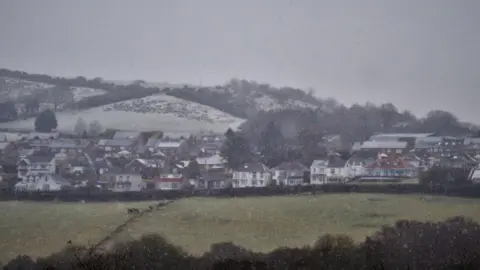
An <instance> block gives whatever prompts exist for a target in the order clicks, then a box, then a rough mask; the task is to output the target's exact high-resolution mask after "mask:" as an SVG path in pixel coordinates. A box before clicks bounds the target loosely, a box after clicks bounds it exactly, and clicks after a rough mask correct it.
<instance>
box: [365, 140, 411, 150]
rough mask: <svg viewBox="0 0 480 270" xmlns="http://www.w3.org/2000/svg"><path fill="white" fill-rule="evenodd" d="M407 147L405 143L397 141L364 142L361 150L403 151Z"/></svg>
mask: <svg viewBox="0 0 480 270" xmlns="http://www.w3.org/2000/svg"><path fill="white" fill-rule="evenodd" d="M406 147H407V142H399V141H365V142H363V144H362V149H383V148H390V149H404V148H406Z"/></svg>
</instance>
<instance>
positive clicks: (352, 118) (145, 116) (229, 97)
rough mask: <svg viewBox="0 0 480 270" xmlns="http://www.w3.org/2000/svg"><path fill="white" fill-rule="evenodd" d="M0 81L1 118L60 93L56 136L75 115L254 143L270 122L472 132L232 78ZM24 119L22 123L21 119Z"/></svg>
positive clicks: (12, 122)
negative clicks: (237, 132)
mask: <svg viewBox="0 0 480 270" xmlns="http://www.w3.org/2000/svg"><path fill="white" fill-rule="evenodd" d="M0 78H2V80H0V94H2V93H3V95H0V96H1V97H2V98H3V100H0V113H2V114H5V110H6V109H9V110H10V111H11V110H12V106H11V104H10V106H4V108H2V107H1V106H2V104H3V103H5V100H7V101H8V100H10V101H14V102H15V103H18V102H19V101H21V100H23V99H24V98H25V97H28V96H45V95H42V94H41V93H43V94H45V93H47V97H56V96H57V95H52V94H51V93H49V92H48V91H50V90H51V89H56V90H62V91H63V92H56V93H60V94H62V95H65V93H68V95H66V96H67V97H69V99H68V100H64V99H62V100H61V101H62V102H63V103H64V104H61V106H58V107H57V110H60V112H57V118H58V120H59V129H60V130H62V131H72V129H73V126H74V125H75V122H76V120H77V119H78V118H80V117H81V118H83V119H84V120H85V121H93V120H99V121H100V122H101V124H102V125H103V126H104V127H105V128H113V129H138V130H163V131H165V132H181V133H191V132H198V131H201V130H213V131H217V132H223V131H225V130H226V129H227V128H229V127H233V128H235V127H240V128H241V129H242V131H244V133H246V134H247V137H249V138H251V139H255V138H257V139H258V135H259V133H261V131H262V127H265V126H266V125H267V124H268V122H271V121H274V122H277V124H279V125H280V126H281V127H282V132H285V133H286V134H285V135H288V137H291V136H296V134H297V133H298V131H300V130H302V129H315V130H316V131H318V132H320V133H324V134H325V133H326V134H339V135H342V137H343V138H345V140H347V141H354V140H361V139H364V138H367V137H368V136H370V135H371V134H373V133H376V132H436V133H440V134H445V135H463V134H466V133H475V132H477V131H478V127H477V126H475V125H472V124H470V123H463V122H461V121H459V120H458V119H457V118H456V117H455V116H454V115H452V114H451V113H449V112H445V111H441V110H433V111H431V112H430V113H429V114H427V115H426V116H425V117H423V118H418V117H416V116H415V115H413V114H412V113H410V112H408V111H403V112H401V111H398V110H397V108H396V107H395V106H394V105H393V104H391V103H387V104H381V105H375V104H370V103H367V104H364V105H360V104H354V105H352V106H350V107H347V106H344V105H342V104H339V103H338V102H336V101H335V100H334V99H332V98H326V99H322V98H319V97H316V96H314V95H313V90H310V91H304V90H301V89H296V88H292V87H274V86H271V85H269V84H265V83H257V82H254V81H247V80H238V79H232V80H230V81H228V82H227V83H225V84H223V85H217V86H211V87H205V86H195V85H181V84H169V83H152V82H145V81H141V80H137V81H132V82H128V81H105V80H103V79H101V78H93V79H87V78H85V77H81V76H79V77H76V78H62V77H51V76H48V75H41V74H29V73H26V72H21V71H10V70H6V69H0ZM49 89H50V90H49ZM42 91H46V92H42ZM35 94H37V95H35ZM38 94H40V95H38ZM2 102H3V103H2ZM3 105H4V104H3ZM17 105H18V104H17ZM25 105H26V104H25ZM2 110H3V111H2ZM39 111H41V109H38V108H36V111H34V112H33V113H32V112H31V111H30V112H29V113H28V114H22V113H21V112H20V113H19V114H18V115H13V117H8V118H1V119H0V121H3V122H4V123H0V128H11V129H32V128H33V121H34V120H33V119H34V116H35V114H36V113H38V112H39ZM7 112H8V110H7ZM9 115H10V114H9ZM24 118H27V119H25V120H21V119H24Z"/></svg>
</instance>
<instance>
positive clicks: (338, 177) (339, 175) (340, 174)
mask: <svg viewBox="0 0 480 270" xmlns="http://www.w3.org/2000/svg"><path fill="white" fill-rule="evenodd" d="M346 164H347V161H346V160H343V159H341V158H340V157H330V158H329V160H328V163H327V169H326V174H325V180H326V183H327V184H338V183H345V182H346V181H347V180H348V177H347V176H348V168H347V167H346Z"/></svg>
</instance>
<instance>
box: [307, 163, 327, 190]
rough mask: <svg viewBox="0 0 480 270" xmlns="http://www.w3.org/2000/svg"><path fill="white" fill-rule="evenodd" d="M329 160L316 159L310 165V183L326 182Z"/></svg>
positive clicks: (319, 183)
mask: <svg viewBox="0 0 480 270" xmlns="http://www.w3.org/2000/svg"><path fill="white" fill-rule="evenodd" d="M327 164H328V160H320V159H318V160H314V161H313V162H312V165H311V166H310V184H312V185H321V184H325V183H326V182H325V179H326V174H327Z"/></svg>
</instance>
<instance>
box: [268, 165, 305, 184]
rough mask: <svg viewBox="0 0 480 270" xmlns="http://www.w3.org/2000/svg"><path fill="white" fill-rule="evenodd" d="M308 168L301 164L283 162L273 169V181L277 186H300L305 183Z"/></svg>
mask: <svg viewBox="0 0 480 270" xmlns="http://www.w3.org/2000/svg"><path fill="white" fill-rule="evenodd" d="M306 172H308V168H307V167H306V166H304V165H303V164H301V163H300V162H283V163H281V164H280V165H278V166H277V167H275V168H274V169H273V176H272V181H275V182H276V183H277V185H280V184H281V185H285V186H298V185H301V184H303V183H304V180H303V178H304V174H305V173H306Z"/></svg>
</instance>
